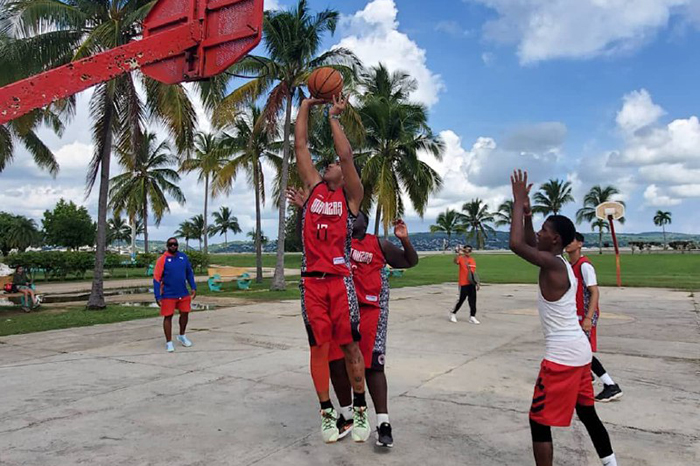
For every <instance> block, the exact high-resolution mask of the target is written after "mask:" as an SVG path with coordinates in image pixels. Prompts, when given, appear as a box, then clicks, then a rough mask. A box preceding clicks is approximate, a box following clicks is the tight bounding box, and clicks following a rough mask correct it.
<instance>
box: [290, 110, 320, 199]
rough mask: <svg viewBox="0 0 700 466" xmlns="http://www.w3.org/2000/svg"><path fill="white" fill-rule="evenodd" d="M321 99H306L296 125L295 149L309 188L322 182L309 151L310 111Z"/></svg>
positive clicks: (301, 174)
mask: <svg viewBox="0 0 700 466" xmlns="http://www.w3.org/2000/svg"><path fill="white" fill-rule="evenodd" d="M322 103H323V100H321V99H305V100H304V101H303V102H302V103H301V106H300V107H299V112H298V113H297V121H296V123H295V126H294V151H295V152H296V157H297V169H298V170H299V176H300V177H301V181H302V182H303V183H304V185H305V186H306V188H307V189H311V188H312V187H314V186H316V185H317V184H318V183H320V182H321V175H320V174H319V173H318V170H316V167H314V164H313V162H312V160H311V152H309V111H310V110H311V107H312V106H314V105H318V104H322Z"/></svg>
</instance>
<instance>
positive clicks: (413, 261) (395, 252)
mask: <svg viewBox="0 0 700 466" xmlns="http://www.w3.org/2000/svg"><path fill="white" fill-rule="evenodd" d="M394 234H395V235H396V237H397V238H398V239H399V241H401V245H402V246H403V250H402V249H401V248H399V247H397V246H395V245H394V243H392V242H391V241H387V240H384V239H383V240H380V244H381V246H382V251H384V257H385V258H386V262H387V263H388V264H389V265H390V266H392V267H394V268H396V269H410V268H411V267H415V266H416V265H418V253H417V252H416V250H415V249H414V247H413V244H411V240H410V239H409V238H408V228H407V227H406V224H405V223H404V222H403V220H397V221H396V222H394Z"/></svg>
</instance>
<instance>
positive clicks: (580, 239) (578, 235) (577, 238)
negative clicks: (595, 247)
mask: <svg viewBox="0 0 700 466" xmlns="http://www.w3.org/2000/svg"><path fill="white" fill-rule="evenodd" d="M574 239H575V240H576V241H579V242H581V243H585V242H586V238H585V237H584V236H583V235H582V234H581V233H579V232H578V231H577V232H576V234H574Z"/></svg>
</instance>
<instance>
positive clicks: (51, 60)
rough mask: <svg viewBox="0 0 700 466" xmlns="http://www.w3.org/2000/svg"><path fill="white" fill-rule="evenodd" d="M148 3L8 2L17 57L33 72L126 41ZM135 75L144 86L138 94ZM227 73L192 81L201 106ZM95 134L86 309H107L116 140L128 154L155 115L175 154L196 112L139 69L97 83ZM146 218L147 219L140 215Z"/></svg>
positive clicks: (181, 95)
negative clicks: (93, 229) (95, 192)
mask: <svg viewBox="0 0 700 466" xmlns="http://www.w3.org/2000/svg"><path fill="white" fill-rule="evenodd" d="M152 6H153V1H152V0H130V1H122V2H115V1H91V0H42V1H36V0H14V1H11V2H10V3H9V4H8V5H7V10H8V21H11V23H12V24H14V25H15V27H13V28H12V31H13V32H15V33H16V36H13V37H12V39H15V40H13V42H12V48H13V50H14V56H18V57H22V62H23V64H22V66H23V67H27V68H28V69H31V70H33V72H38V71H44V70H48V69H52V68H55V67H57V66H60V65H64V64H66V63H69V62H71V61H74V60H80V59H82V58H86V57H88V56H91V55H94V54H96V53H99V52H103V51H105V50H109V49H112V48H114V47H118V46H120V45H124V44H127V43H129V42H131V41H132V40H133V39H136V38H138V37H140V36H141V34H142V24H143V19H144V17H145V16H146V14H147V13H148V11H149V10H150V9H151V7H152ZM137 79H138V80H140V81H141V84H142V87H143V88H144V89H145V95H146V99H145V101H143V100H142V98H141V97H140V95H139V92H138V86H137ZM226 79H228V75H225V76H224V77H223V78H219V79H215V80H213V81H212V82H208V83H199V84H195V86H196V88H197V90H198V91H199V94H200V97H201V98H202V100H203V101H204V104H205V107H206V108H207V109H211V108H212V107H213V105H214V102H215V101H216V100H217V99H218V98H220V97H222V95H223V88H224V86H223V85H222V83H223V82H225V80H226ZM90 115H91V117H92V120H93V123H92V135H93V141H94V146H95V152H94V154H93V158H92V161H91V163H90V167H89V170H88V173H87V176H86V195H89V194H90V193H91V192H92V189H93V187H94V186H95V183H96V182H97V180H98V178H99V200H98V215H97V248H96V249H97V251H96V256H95V270H94V276H93V284H92V291H91V293H90V298H89V299H88V308H90V309H103V308H104V307H105V302H104V292H103V271H104V255H105V248H106V230H107V210H108V190H109V182H110V158H111V157H110V156H111V152H112V147H113V140H116V141H117V145H118V146H119V147H121V149H122V150H124V151H125V152H126V151H128V150H129V148H132V151H133V152H137V151H138V149H137V148H135V147H134V146H136V144H137V141H138V140H139V135H140V132H141V126H142V123H143V122H144V121H145V120H146V118H147V117H149V116H152V117H154V118H155V119H156V120H158V121H160V122H163V123H164V124H165V126H166V128H167V129H168V132H169V135H170V137H172V138H173V140H175V142H176V145H177V148H178V151H179V152H180V153H186V152H188V151H189V149H190V147H191V146H192V142H193V137H194V128H195V126H196V113H195V110H194V106H193V104H192V102H191V101H190V99H189V97H188V95H187V92H186V91H185V89H184V87H182V86H181V85H166V84H163V83H160V82H158V81H155V80H153V79H150V78H147V77H145V76H144V75H142V74H141V73H140V72H138V70H135V71H134V72H132V73H127V74H123V75H120V76H119V77H117V78H114V79H112V80H111V81H108V82H105V83H102V84H98V85H97V86H95V88H94V92H93V94H92V97H91V100H90ZM144 220H145V219H144Z"/></svg>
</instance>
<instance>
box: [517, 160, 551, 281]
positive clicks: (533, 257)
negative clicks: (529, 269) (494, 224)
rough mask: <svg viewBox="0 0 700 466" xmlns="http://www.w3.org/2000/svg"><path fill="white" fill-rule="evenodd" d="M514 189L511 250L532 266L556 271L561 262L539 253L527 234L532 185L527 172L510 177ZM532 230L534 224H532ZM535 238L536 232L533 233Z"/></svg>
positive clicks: (549, 255) (542, 252)
mask: <svg viewBox="0 0 700 466" xmlns="http://www.w3.org/2000/svg"><path fill="white" fill-rule="evenodd" d="M510 182H511V185H512V187H513V218H512V219H511V223H510V250H511V251H513V252H514V253H516V254H517V255H518V256H520V257H522V258H523V259H525V260H526V261H528V262H530V263H531V264H534V265H537V266H539V267H542V268H544V269H556V268H558V267H559V266H560V265H561V261H560V260H557V259H556V257H555V256H554V255H552V254H550V253H549V252H544V251H539V250H538V249H537V245H536V243H535V245H530V244H529V243H528V241H527V235H526V233H525V219H524V216H525V204H526V202H528V203H529V201H528V200H527V199H528V192H529V191H530V188H531V187H532V185H528V183H527V172H523V171H522V170H517V171H514V172H513V175H511V177H510ZM530 228H531V229H532V222H530ZM532 236H533V237H534V231H533V233H532Z"/></svg>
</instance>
